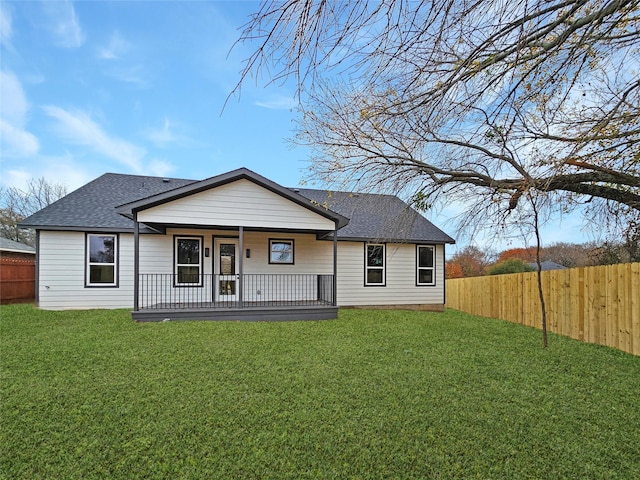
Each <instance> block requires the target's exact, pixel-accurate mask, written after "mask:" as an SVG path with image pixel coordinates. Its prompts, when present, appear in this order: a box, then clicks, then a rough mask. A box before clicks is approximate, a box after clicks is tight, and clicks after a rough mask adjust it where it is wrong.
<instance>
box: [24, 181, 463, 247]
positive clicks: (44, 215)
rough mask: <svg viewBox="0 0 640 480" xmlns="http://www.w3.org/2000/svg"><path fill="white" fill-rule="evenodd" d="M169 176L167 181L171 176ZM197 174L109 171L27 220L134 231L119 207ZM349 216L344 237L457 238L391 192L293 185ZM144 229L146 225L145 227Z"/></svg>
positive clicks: (38, 224)
mask: <svg viewBox="0 0 640 480" xmlns="http://www.w3.org/2000/svg"><path fill="white" fill-rule="evenodd" d="M167 180H168V181H167ZM196 182H197V181H195V180H186V179H175V178H171V179H163V178H162V177H147V176H140V175H123V174H115V173H106V174H104V175H102V176H101V177H98V178H97V179H95V180H93V181H92V182H90V183H88V184H86V185H85V186H83V187H80V188H79V189H77V190H75V191H73V192H71V193H70V194H68V195H67V196H65V197H63V198H61V199H60V200H58V201H57V202H55V203H53V204H51V205H49V206H48V207H46V208H44V209H42V210H40V211H39V212H36V213H34V214H33V215H31V216H30V217H28V218H26V219H25V220H23V221H22V222H21V225H22V226H25V227H33V228H37V229H42V230H79V231H133V221H132V220H130V219H129V218H126V217H124V216H123V215H120V214H119V213H117V212H116V207H118V206H120V205H124V204H128V203H132V202H135V201H137V200H141V199H143V198H146V197H150V196H153V195H157V194H161V193H164V192H169V191H170V190H173V189H176V188H181V187H184V186H186V185H189V184H194V183H196ZM290 190H291V191H293V192H294V193H299V194H300V195H302V196H304V197H306V198H308V199H309V200H311V201H312V203H313V205H315V206H322V207H324V208H327V209H329V210H331V211H332V212H335V213H338V214H339V215H342V216H344V217H347V218H349V219H350V222H349V224H348V225H347V226H345V227H343V228H342V229H340V230H339V232H338V238H339V239H343V240H378V241H404V242H413V243H419V242H432V243H453V242H454V240H453V239H452V238H451V237H450V236H448V235H447V234H446V233H444V232H443V231H442V230H440V229H439V228H437V227H436V226H434V225H433V224H432V223H431V222H429V221H428V220H427V219H426V218H424V217H423V216H422V215H420V214H419V213H418V212H416V211H415V210H413V209H412V208H409V207H408V206H407V204H405V203H404V202H403V201H402V200H400V199H399V198H397V197H394V196H392V195H378V194H363V193H361V194H351V193H346V192H328V191H327V190H313V189H290ZM141 231H144V229H143V228H141Z"/></svg>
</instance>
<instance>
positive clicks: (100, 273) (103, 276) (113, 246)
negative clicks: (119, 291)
mask: <svg viewBox="0 0 640 480" xmlns="http://www.w3.org/2000/svg"><path fill="white" fill-rule="evenodd" d="M86 259H87V261H86V280H85V285H86V286H87V287H117V286H118V236H117V235H113V234H103V233H99V234H98V233H88V234H87V237H86Z"/></svg>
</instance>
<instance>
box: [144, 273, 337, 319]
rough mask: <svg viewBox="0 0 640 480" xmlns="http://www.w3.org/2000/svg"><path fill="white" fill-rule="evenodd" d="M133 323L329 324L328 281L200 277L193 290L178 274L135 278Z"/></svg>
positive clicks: (318, 277)
mask: <svg viewBox="0 0 640 480" xmlns="http://www.w3.org/2000/svg"><path fill="white" fill-rule="evenodd" d="M138 280H139V292H138V304H137V305H136V307H135V308H134V311H133V312H132V317H133V319H134V320H137V321H156V322H158V321H168V320H244V321H285V320H329V319H334V318H337V311H338V307H337V306H336V299H335V289H334V285H335V282H334V275H323V274H240V273H238V274H200V275H198V277H197V278H193V280H194V283H197V284H196V285H193V286H183V287H180V288H177V287H176V285H179V278H178V274H140V275H139V279H138Z"/></svg>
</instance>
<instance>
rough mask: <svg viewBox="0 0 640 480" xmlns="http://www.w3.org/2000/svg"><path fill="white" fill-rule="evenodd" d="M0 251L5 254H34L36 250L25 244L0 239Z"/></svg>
mask: <svg viewBox="0 0 640 480" xmlns="http://www.w3.org/2000/svg"><path fill="white" fill-rule="evenodd" d="M0 250H3V251H5V252H19V253H33V254H35V253H36V249H35V248H33V247H32V246H31V245H27V244H25V243H21V242H16V241H14V240H9V239H8V238H4V237H0Z"/></svg>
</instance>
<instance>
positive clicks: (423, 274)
mask: <svg viewBox="0 0 640 480" xmlns="http://www.w3.org/2000/svg"><path fill="white" fill-rule="evenodd" d="M435 254H436V247H434V246H433V245H416V285H418V286H421V285H435V284H436V268H435Z"/></svg>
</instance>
